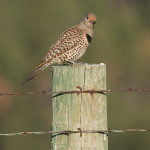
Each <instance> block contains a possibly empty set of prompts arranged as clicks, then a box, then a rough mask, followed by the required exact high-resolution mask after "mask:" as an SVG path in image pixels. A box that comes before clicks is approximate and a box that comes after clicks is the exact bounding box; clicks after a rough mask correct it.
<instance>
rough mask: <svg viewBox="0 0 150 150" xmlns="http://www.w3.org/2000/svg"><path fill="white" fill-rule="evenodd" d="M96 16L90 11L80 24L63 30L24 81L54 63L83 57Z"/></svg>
mask: <svg viewBox="0 0 150 150" xmlns="http://www.w3.org/2000/svg"><path fill="white" fill-rule="evenodd" d="M95 23H96V16H95V14H93V13H88V14H87V15H86V16H85V17H84V18H83V19H82V20H81V21H80V23H79V24H77V25H75V26H73V27H71V28H69V29H67V30H66V31H65V32H63V33H62V34H61V35H60V36H59V38H58V39H57V41H56V42H55V43H54V44H53V45H52V46H51V47H50V50H49V52H48V53H47V54H46V56H45V57H44V59H43V61H42V62H41V63H40V64H39V65H37V66H36V68H35V72H34V73H33V74H32V75H31V76H29V78H27V80H26V81H25V82H24V83H23V84H25V83H26V82H28V81H30V80H32V79H33V78H34V77H35V76H36V75H37V74H38V73H39V72H40V71H41V70H44V69H45V68H47V67H48V66H49V65H52V64H55V63H57V64H62V63H65V62H74V61H75V60H77V59H79V58H81V57H82V56H83V55H84V53H85V52H86V49H87V47H88V45H89V43H90V42H91V40H92V36H93V29H94V24H95Z"/></svg>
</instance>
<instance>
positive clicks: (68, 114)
mask: <svg viewBox="0 0 150 150" xmlns="http://www.w3.org/2000/svg"><path fill="white" fill-rule="evenodd" d="M52 68H53V71H52V91H53V92H56V91H72V90H78V89H77V86H79V87H81V88H82V90H93V89H94V90H105V89H106V65H105V64H92V65H88V64H85V65H73V66H53V67H52ZM53 96H54V95H53ZM52 113H53V114H52V130H53V131H63V130H72V131H77V130H78V128H80V129H81V130H106V129H107V98H106V95H105V94H99V93H94V94H92V95H91V94H90V93H82V94H63V95H58V96H56V97H54V98H53V99H52ZM81 149H82V150H108V137H107V135H106V134H101V133H82V136H81V135H80V133H73V134H69V135H65V134H52V141H51V150H81Z"/></svg>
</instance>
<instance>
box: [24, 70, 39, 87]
mask: <svg viewBox="0 0 150 150" xmlns="http://www.w3.org/2000/svg"><path fill="white" fill-rule="evenodd" d="M39 71H40V70H39V69H38V70H36V71H35V72H34V73H33V74H31V75H30V76H29V77H28V78H27V79H26V80H25V81H24V82H23V83H22V84H21V85H24V84H25V83H27V82H29V81H30V80H32V79H33V78H34V77H35V76H36V75H37V74H38V72H39Z"/></svg>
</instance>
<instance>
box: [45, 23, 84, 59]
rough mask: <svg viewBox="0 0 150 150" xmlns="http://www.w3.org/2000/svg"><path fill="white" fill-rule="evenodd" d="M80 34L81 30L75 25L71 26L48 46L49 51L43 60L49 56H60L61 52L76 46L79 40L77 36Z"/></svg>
mask: <svg viewBox="0 0 150 150" xmlns="http://www.w3.org/2000/svg"><path fill="white" fill-rule="evenodd" d="M81 34H82V33H81V30H80V29H79V28H78V27H77V26H73V27H71V28H69V29H68V30H66V31H65V32H63V33H62V34H61V35H60V37H59V38H58V39H57V41H56V43H54V44H53V45H52V46H51V47H50V51H49V52H48V53H47V55H46V56H45V57H44V60H46V59H48V58H49V56H51V57H55V56H60V55H61V54H62V53H64V52H66V51H69V50H71V49H72V48H74V47H76V46H77V45H78V43H79V41H80V40H79V36H81Z"/></svg>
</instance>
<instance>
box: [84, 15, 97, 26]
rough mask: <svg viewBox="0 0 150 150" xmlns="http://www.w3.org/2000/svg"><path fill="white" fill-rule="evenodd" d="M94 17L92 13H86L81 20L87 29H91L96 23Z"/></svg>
mask: <svg viewBox="0 0 150 150" xmlns="http://www.w3.org/2000/svg"><path fill="white" fill-rule="evenodd" d="M96 20H97V18H96V15H95V14H93V13H88V14H86V15H85V17H84V18H83V19H82V20H81V22H83V23H84V24H85V25H86V26H87V27H88V28H93V27H94V24H95V23H96Z"/></svg>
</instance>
